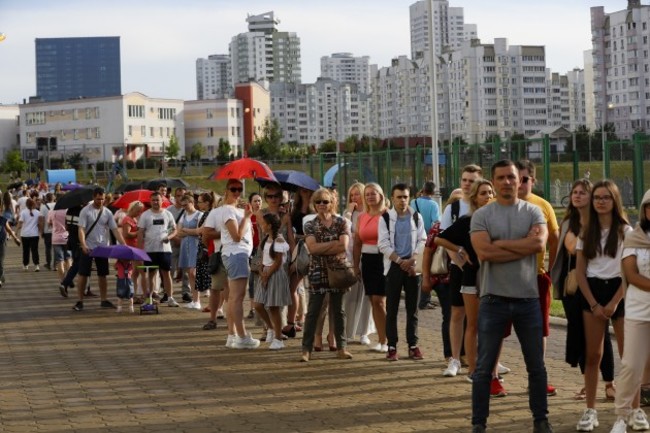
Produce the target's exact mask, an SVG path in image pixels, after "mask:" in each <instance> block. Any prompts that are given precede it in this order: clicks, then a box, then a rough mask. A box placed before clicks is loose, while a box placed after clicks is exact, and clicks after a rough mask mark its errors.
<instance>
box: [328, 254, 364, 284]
mask: <svg viewBox="0 0 650 433" xmlns="http://www.w3.org/2000/svg"><path fill="white" fill-rule="evenodd" d="M327 281H328V282H329V287H331V288H333V289H348V288H350V287H352V286H353V285H354V284H356V283H357V281H358V279H357V276H356V275H355V274H354V270H353V268H352V263H350V262H349V261H348V260H347V259H344V260H341V261H339V262H329V261H328V263H327Z"/></svg>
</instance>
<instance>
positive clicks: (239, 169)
mask: <svg viewBox="0 0 650 433" xmlns="http://www.w3.org/2000/svg"><path fill="white" fill-rule="evenodd" d="M210 179H212V180H226V179H240V180H241V179H261V180H267V181H272V182H277V179H276V178H275V175H274V174H273V171H271V169H270V168H269V166H268V165H266V164H264V163H263V162H262V161H258V160H256V159H251V158H241V159H237V160H235V161H233V162H229V163H228V164H226V165H224V166H223V167H221V168H218V169H217V170H215V172H214V173H212V174H211V175H210Z"/></svg>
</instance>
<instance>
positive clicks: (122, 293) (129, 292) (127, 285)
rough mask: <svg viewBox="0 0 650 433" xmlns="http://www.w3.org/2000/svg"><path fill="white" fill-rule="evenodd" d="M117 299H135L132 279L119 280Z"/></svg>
mask: <svg viewBox="0 0 650 433" xmlns="http://www.w3.org/2000/svg"><path fill="white" fill-rule="evenodd" d="M116 289H117V290H116V292H117V297H118V298H120V299H131V298H133V280H131V279H130V278H118V279H117V287H116Z"/></svg>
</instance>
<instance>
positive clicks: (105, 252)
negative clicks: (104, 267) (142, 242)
mask: <svg viewBox="0 0 650 433" xmlns="http://www.w3.org/2000/svg"><path fill="white" fill-rule="evenodd" d="M90 256H91V257H104V258H107V259H121V260H142V261H143V262H150V261H151V257H149V254H147V253H146V252H145V251H144V250H141V249H140V248H134V247H130V246H128V245H108V246H100V247H95V248H93V249H92V251H91V252H90Z"/></svg>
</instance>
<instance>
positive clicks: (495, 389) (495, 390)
mask: <svg viewBox="0 0 650 433" xmlns="http://www.w3.org/2000/svg"><path fill="white" fill-rule="evenodd" d="M506 395H508V393H507V392H506V390H505V389H504V388H503V385H501V382H499V379H497V378H496V377H495V378H493V379H492V382H490V397H505V396H506Z"/></svg>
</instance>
